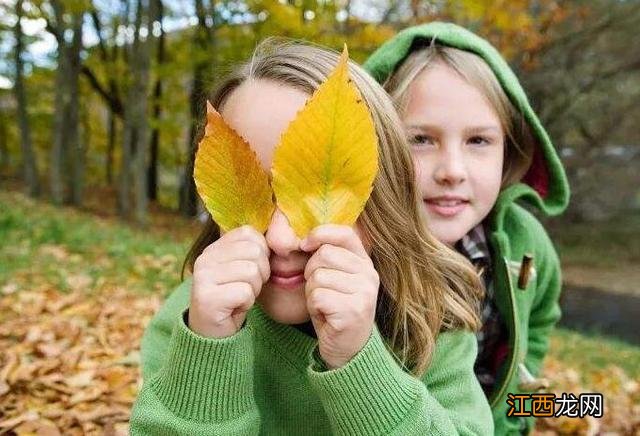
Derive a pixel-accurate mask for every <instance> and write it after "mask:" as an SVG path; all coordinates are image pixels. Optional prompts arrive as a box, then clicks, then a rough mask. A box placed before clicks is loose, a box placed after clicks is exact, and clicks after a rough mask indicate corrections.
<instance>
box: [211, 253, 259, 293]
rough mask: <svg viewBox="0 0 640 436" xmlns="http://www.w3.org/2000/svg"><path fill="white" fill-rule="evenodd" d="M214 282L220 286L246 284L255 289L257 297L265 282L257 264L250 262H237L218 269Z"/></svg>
mask: <svg viewBox="0 0 640 436" xmlns="http://www.w3.org/2000/svg"><path fill="white" fill-rule="evenodd" d="M215 274H216V277H214V280H215V281H216V283H218V285H224V284H226V283H234V282H245V283H249V284H250V285H251V287H252V288H253V293H254V295H255V296H256V297H257V296H258V295H260V290H261V289H262V285H263V284H264V282H265V280H263V279H262V272H261V271H260V267H259V266H258V264H257V263H255V262H252V261H250V260H235V261H233V262H228V263H225V264H223V265H222V268H220V267H218V268H217V270H216V273H215Z"/></svg>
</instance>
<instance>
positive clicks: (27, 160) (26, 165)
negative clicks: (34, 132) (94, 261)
mask: <svg viewBox="0 0 640 436" xmlns="http://www.w3.org/2000/svg"><path fill="white" fill-rule="evenodd" d="M22 2H23V0H18V1H17V2H16V15H17V17H18V20H17V22H16V25H15V29H14V36H15V39H16V49H15V65H16V77H15V84H14V87H13V90H14V93H15V97H16V102H17V110H18V124H19V127H20V147H21V151H22V173H23V177H24V181H25V183H26V185H27V192H28V194H29V195H31V196H33V197H35V196H38V195H39V194H40V182H39V180H38V169H37V165H36V157H35V154H34V152H33V143H32V142H31V127H30V125H29V118H28V114H27V95H26V91H25V88H24V81H23V80H24V79H23V74H24V72H23V62H22V50H23V39H22V36H23V35H22V25H21V19H22V12H23V11H22Z"/></svg>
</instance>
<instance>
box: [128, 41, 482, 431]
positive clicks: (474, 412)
mask: <svg viewBox="0 0 640 436" xmlns="http://www.w3.org/2000/svg"><path fill="white" fill-rule="evenodd" d="M337 61H338V56H337V55H336V54H335V53H333V52H330V51H327V50H324V49H321V48H317V47H313V46H308V45H302V44H292V43H287V44H283V43H280V44H276V45H273V44H270V43H266V44H264V43H263V45H261V46H260V47H259V48H258V49H257V51H256V53H255V54H254V56H253V58H252V59H251V61H250V62H248V63H246V64H244V65H242V66H240V68H238V69H237V70H236V71H235V73H233V74H232V75H231V76H230V77H229V78H228V79H227V80H226V81H224V82H223V83H222V85H221V86H220V88H219V89H218V91H217V92H216V93H215V94H214V95H213V96H212V97H211V99H210V101H211V102H212V105H213V106H214V107H215V108H216V109H217V110H218V111H219V112H220V113H221V114H222V116H223V118H224V119H225V121H226V122H227V123H228V124H229V125H230V126H231V127H232V128H233V129H234V130H235V131H236V132H237V133H239V134H240V135H241V136H242V137H243V138H244V139H246V140H247V142H248V143H249V144H250V145H251V147H252V148H253V149H254V151H255V152H256V155H257V157H258V159H259V161H260V163H261V164H262V165H263V166H264V168H270V167H271V160H272V157H273V151H274V147H275V145H276V144H277V143H278V141H279V138H280V135H281V133H282V132H283V131H284V130H285V128H286V127H287V125H288V123H289V122H290V121H291V120H292V119H293V118H294V117H295V116H296V113H297V112H298V111H299V110H300V109H301V108H302V107H303V106H304V105H305V102H306V101H307V99H308V98H309V96H310V95H311V94H312V93H313V92H314V91H315V90H316V89H317V88H318V86H319V85H320V84H321V83H322V82H323V81H324V80H326V78H327V76H328V75H329V73H330V72H331V71H332V69H333V68H334V67H335V65H336V63H337ZM349 72H350V76H351V79H352V80H353V82H354V83H355V85H356V87H357V88H358V90H359V92H360V94H361V95H362V97H363V100H364V101H365V104H366V105H367V107H368V109H369V111H370V113H371V115H372V119H373V122H374V126H375V130H376V134H377V137H378V151H379V153H378V154H379V168H380V170H379V172H378V176H377V177H376V179H375V181H374V186H373V190H372V193H371V196H370V198H369V200H368V202H367V203H366V206H365V209H364V211H363V213H362V214H361V215H360V217H359V218H358V220H357V222H356V225H354V226H353V227H350V226H344V225H322V226H318V227H316V228H315V229H313V230H312V231H311V232H310V233H309V235H308V236H307V237H306V238H304V239H303V240H300V239H299V238H298V237H297V236H296V234H295V233H294V231H293V229H292V228H291V226H290V225H289V222H288V220H287V218H286V216H285V215H284V214H283V213H282V212H281V211H280V210H279V209H277V208H276V210H275V212H274V214H273V216H272V218H271V222H270V224H269V226H268V229H267V231H266V233H265V234H264V235H263V234H261V233H259V232H257V231H256V230H255V229H253V228H252V227H249V226H243V227H239V228H236V229H234V230H231V231H229V232H226V233H224V232H221V231H220V229H219V227H218V226H217V225H216V223H215V222H214V221H212V220H209V221H208V222H207V224H206V225H205V227H204V230H203V232H202V234H201V235H200V236H199V237H198V239H197V240H196V242H195V244H194V245H193V247H192V249H191V251H190V253H189V254H188V256H187V260H186V266H188V267H189V269H190V270H191V271H192V272H193V276H192V278H191V279H188V280H186V281H185V282H183V284H182V285H181V286H180V287H178V289H176V290H175V291H174V292H173V293H172V294H171V295H170V297H169V298H168V300H167V301H166V303H165V304H164V305H163V307H162V309H161V310H160V312H159V313H158V314H157V315H156V316H155V317H154V318H153V319H152V321H151V322H150V324H149V326H148V328H147V330H146V331H145V334H144V337H143V340H142V372H143V386H142V390H141V392H140V394H139V396H138V399H137V400H136V403H135V405H134V408H133V411H132V416H131V433H132V434H134V435H137V434H162V435H170V434H185V435H207V434H210V435H258V434H260V435H329V434H336V435H358V436H365V435H366V436H373V435H399V436H400V435H402V436H407V435H426V434H439V435H452V434H467V435H472V434H473V435H478V434H483V435H484V434H492V432H493V424H492V420H491V414H490V409H489V405H488V403H487V400H486V398H485V396H484V394H483V392H482V389H481V387H480V385H479V383H478V381H477V380H476V378H475V376H474V373H473V362H474V361H475V358H476V353H477V344H476V341H475V336H474V333H473V332H474V331H475V329H477V326H478V316H477V304H478V300H479V294H480V291H479V289H481V286H480V283H479V280H478V277H477V275H476V274H475V272H474V271H473V270H472V269H471V268H470V266H469V265H468V264H467V263H466V261H464V259H463V258H462V257H460V256H458V255H457V254H455V252H453V251H451V250H449V249H448V248H446V246H445V245H444V244H441V243H439V242H438V241H437V240H436V239H435V238H433V237H432V236H430V234H429V233H428V231H427V230H426V227H425V226H424V224H423V219H422V217H421V205H420V204H419V197H418V193H417V192H416V190H415V187H414V186H415V185H414V173H413V165H412V161H411V155H410V152H409V149H408V147H407V146H406V144H405V135H404V132H403V130H402V127H401V123H400V120H399V119H398V117H397V115H396V112H395V110H394V108H393V105H392V103H391V101H390V99H389V98H388V97H387V95H386V93H385V92H384V90H383V89H382V87H380V85H378V84H377V83H376V82H375V80H373V79H372V78H371V77H370V76H369V75H368V74H367V73H365V72H364V71H363V70H362V69H361V68H359V67H358V66H357V65H355V64H353V63H350V64H349ZM300 146H301V147H303V146H304V144H300ZM299 164H300V165H304V164H305V163H304V162H300V163H299Z"/></svg>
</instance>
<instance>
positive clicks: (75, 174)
mask: <svg viewBox="0 0 640 436" xmlns="http://www.w3.org/2000/svg"><path fill="white" fill-rule="evenodd" d="M83 15H84V14H83V13H77V14H75V15H74V17H73V41H72V42H71V46H70V47H69V49H68V54H69V77H68V84H69V96H70V98H69V111H68V114H69V119H68V125H69V145H68V150H69V151H70V153H68V154H67V158H68V163H69V167H70V171H69V175H70V177H69V178H68V179H67V180H68V192H69V203H71V204H73V205H74V206H81V205H82V194H83V190H82V188H83V186H84V166H85V165H84V159H85V151H84V149H85V145H86V144H84V141H83V140H82V139H81V138H80V119H79V114H78V111H79V107H80V70H81V60H80V50H81V49H82V19H83Z"/></svg>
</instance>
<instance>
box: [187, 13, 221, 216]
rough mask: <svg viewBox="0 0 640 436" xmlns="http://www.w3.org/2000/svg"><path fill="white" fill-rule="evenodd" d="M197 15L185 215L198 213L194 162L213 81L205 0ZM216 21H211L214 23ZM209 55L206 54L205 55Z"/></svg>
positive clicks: (211, 35)
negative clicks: (200, 125) (209, 87)
mask: <svg viewBox="0 0 640 436" xmlns="http://www.w3.org/2000/svg"><path fill="white" fill-rule="evenodd" d="M195 9H196V15H197V16H198V27H197V28H196V29H194V41H193V47H194V48H195V50H197V53H196V56H194V57H195V58H196V59H199V60H198V61H196V62H195V63H194V67H193V82H192V85H191V94H190V96H189V102H190V110H191V128H190V129H189V137H188V139H187V152H188V156H187V161H186V163H185V169H184V172H183V174H182V180H181V183H180V193H179V198H180V203H179V208H180V212H181V213H182V214H183V215H186V216H189V217H193V216H195V215H196V214H197V212H198V207H197V206H198V203H197V195H196V185H195V182H194V181H193V164H194V161H195V155H196V151H197V146H198V145H197V143H196V140H197V135H198V126H199V124H200V123H201V122H202V119H203V118H204V115H205V99H206V91H207V90H206V88H205V87H206V84H207V83H209V82H210V80H209V79H210V77H211V65H212V64H213V59H212V57H211V54H212V53H213V52H214V29H213V28H212V27H211V26H210V25H208V24H207V11H206V8H205V6H204V4H203V0H195ZM213 21H214V20H211V22H213ZM204 53H206V54H209V56H203V54H204Z"/></svg>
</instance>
